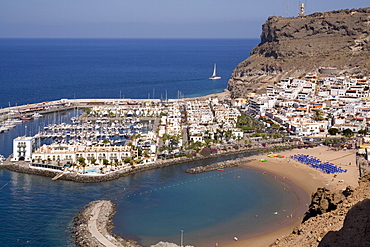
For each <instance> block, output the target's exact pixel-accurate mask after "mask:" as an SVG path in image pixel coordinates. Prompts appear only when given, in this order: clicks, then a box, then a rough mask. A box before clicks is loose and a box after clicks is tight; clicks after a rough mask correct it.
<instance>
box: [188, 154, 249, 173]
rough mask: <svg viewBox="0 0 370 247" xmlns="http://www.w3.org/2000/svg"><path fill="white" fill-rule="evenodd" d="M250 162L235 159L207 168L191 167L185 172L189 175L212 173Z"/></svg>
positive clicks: (245, 159)
mask: <svg viewBox="0 0 370 247" xmlns="http://www.w3.org/2000/svg"><path fill="white" fill-rule="evenodd" d="M252 160H253V159H250V158H248V157H243V158H236V159H233V160H226V161H221V162H217V163H214V164H211V165H208V166H197V167H193V168H190V169H187V170H186V172H187V173H190V174H197V173H202V172H209V171H214V170H218V169H223V168H229V167H235V166H239V165H242V164H245V163H248V162H250V161H252Z"/></svg>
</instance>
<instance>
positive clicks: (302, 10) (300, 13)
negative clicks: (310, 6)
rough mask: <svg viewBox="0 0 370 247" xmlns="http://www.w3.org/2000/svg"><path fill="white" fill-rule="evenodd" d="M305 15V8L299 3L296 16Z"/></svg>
mask: <svg viewBox="0 0 370 247" xmlns="http://www.w3.org/2000/svg"><path fill="white" fill-rule="evenodd" d="M305 13H306V10H305V7H304V3H300V5H299V14H298V16H305Z"/></svg>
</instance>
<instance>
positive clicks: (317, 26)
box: [228, 8, 370, 98]
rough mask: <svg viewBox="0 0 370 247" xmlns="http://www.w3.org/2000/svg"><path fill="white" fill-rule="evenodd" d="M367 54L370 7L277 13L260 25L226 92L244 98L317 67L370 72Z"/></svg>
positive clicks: (341, 71) (369, 58) (362, 73)
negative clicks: (292, 14) (254, 42)
mask: <svg viewBox="0 0 370 247" xmlns="http://www.w3.org/2000/svg"><path fill="white" fill-rule="evenodd" d="M369 55H370V8H362V9H352V10H349V9H346V10H340V11H331V12H325V13H314V14H311V15H307V16H302V17H287V18H284V17H276V16H273V17H269V18H268V20H267V21H266V22H265V24H263V26H262V34H261V42H260V44H259V45H257V46H256V47H255V48H254V49H253V50H252V51H251V53H250V57H249V58H247V59H246V60H245V61H243V62H241V63H240V64H239V65H238V66H237V68H235V69H234V71H233V74H232V77H231V79H230V80H229V83H228V90H229V91H231V96H232V97H233V98H237V97H245V96H247V95H248V94H249V93H252V92H257V93H260V92H263V91H264V89H265V88H266V86H267V85H270V84H271V83H273V82H275V81H279V80H280V79H283V78H285V77H289V76H294V77H302V76H304V75H305V74H307V73H315V72H317V73H319V70H320V71H321V72H324V73H325V71H329V73H332V72H335V73H337V74H338V75H346V74H348V75H366V74H367V75H368V74H370V56H369ZM322 68H335V69H329V70H325V69H322Z"/></svg>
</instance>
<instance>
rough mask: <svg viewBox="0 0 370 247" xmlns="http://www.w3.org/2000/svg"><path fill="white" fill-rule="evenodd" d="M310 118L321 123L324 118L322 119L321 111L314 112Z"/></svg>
mask: <svg viewBox="0 0 370 247" xmlns="http://www.w3.org/2000/svg"><path fill="white" fill-rule="evenodd" d="M312 118H313V120H315V121H321V120H323V119H324V117H323V114H322V111H320V110H317V111H315V113H314V114H313V117H312Z"/></svg>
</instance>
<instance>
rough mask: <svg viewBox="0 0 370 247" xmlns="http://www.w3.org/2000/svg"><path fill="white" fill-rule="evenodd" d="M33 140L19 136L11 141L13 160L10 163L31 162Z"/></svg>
mask: <svg viewBox="0 0 370 247" xmlns="http://www.w3.org/2000/svg"><path fill="white" fill-rule="evenodd" d="M33 144H34V139H33V137H27V136H20V137H17V138H15V139H14V140H13V158H12V159H11V161H12V162H17V161H23V160H24V161H27V162H31V161H32V151H33Z"/></svg>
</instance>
